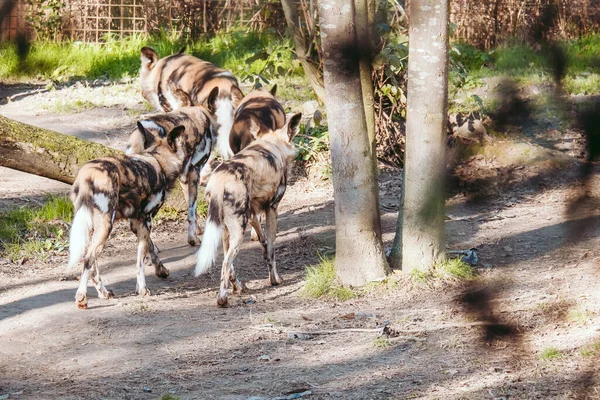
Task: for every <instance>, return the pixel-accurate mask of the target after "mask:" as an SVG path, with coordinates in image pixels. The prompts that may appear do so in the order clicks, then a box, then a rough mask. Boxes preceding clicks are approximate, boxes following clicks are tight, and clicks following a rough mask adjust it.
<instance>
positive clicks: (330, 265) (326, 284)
mask: <svg viewBox="0 0 600 400" xmlns="http://www.w3.org/2000/svg"><path fill="white" fill-rule="evenodd" d="M304 280H305V282H306V283H305V285H304V287H303V288H302V291H303V292H304V294H305V295H306V296H308V297H313V298H319V297H326V298H331V299H336V300H341V301H345V300H349V299H351V298H354V297H356V294H355V293H354V292H353V291H352V290H350V289H349V288H346V287H343V286H340V285H338V284H336V275H335V267H334V260H333V259H331V258H322V259H321V262H320V263H319V264H318V265H313V266H310V267H308V268H306V275H305V277H304Z"/></svg>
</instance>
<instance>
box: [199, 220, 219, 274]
mask: <svg viewBox="0 0 600 400" xmlns="http://www.w3.org/2000/svg"><path fill="white" fill-rule="evenodd" d="M221 231H222V228H221V226H220V225H217V224H216V223H215V222H213V221H211V220H210V218H209V219H207V221H206V225H205V226H204V235H203V236H202V245H201V246H200V250H198V255H197V260H196V269H195V270H194V275H195V276H200V275H202V274H205V273H206V272H208V270H209V269H210V267H212V265H213V263H214V262H215V255H216V254H217V250H218V249H219V243H221V233H222V232H221Z"/></svg>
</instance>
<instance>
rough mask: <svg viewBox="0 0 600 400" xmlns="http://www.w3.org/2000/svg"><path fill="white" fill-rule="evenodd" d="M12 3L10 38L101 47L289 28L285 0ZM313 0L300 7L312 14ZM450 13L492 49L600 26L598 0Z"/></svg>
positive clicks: (6, 31) (507, 0)
mask: <svg viewBox="0 0 600 400" xmlns="http://www.w3.org/2000/svg"><path fill="white" fill-rule="evenodd" d="M5 1H14V2H15V3H16V7H14V8H13V10H12V13H11V14H10V15H8V16H6V17H5V18H4V20H3V21H2V38H3V39H14V38H15V37H16V34H17V32H19V31H23V30H25V29H27V30H28V32H29V33H32V32H33V33H34V35H32V36H33V39H35V35H37V36H38V37H40V36H42V37H46V38H52V39H56V40H61V39H70V40H80V41H84V42H102V41H103V40H104V39H105V38H106V37H107V35H117V36H124V35H130V34H133V33H153V32H157V31H159V30H161V29H164V30H166V31H175V32H177V33H178V35H180V36H183V37H186V38H195V37H197V36H198V35H199V34H201V33H206V32H214V31H221V30H225V31H229V30H231V29H232V28H233V27H236V26H241V27H243V28H245V29H252V30H262V29H265V28H275V29H276V30H277V31H279V32H283V30H284V29H285V19H284V16H283V11H282V9H281V3H280V1H278V0H5ZM309 1H310V0H297V1H296V3H297V4H298V6H299V7H307V4H308V3H309ZM313 1H314V2H315V3H316V1H317V0H313ZM379 1H380V2H381V4H385V3H387V4H388V6H389V7H391V8H403V7H404V8H406V7H405V5H406V4H407V3H408V2H409V1H418V0H379ZM49 4H51V5H53V6H54V7H55V8H56V9H52V7H49V6H48V5H49ZM42 6H43V7H42ZM450 9H451V14H450V15H451V16H450V19H451V22H452V26H453V39H457V40H463V41H466V42H469V43H472V44H474V45H476V46H478V47H481V48H490V47H493V46H495V45H496V44H498V43H499V42H500V41H501V40H503V39H505V38H508V37H527V36H528V35H530V34H531V31H532V30H535V29H538V30H540V29H541V30H542V31H543V33H544V34H545V35H547V36H552V37H554V38H556V37H563V38H564V37H573V36H579V35H581V34H585V33H587V32H590V31H597V30H598V29H599V27H600V1H598V0H450ZM53 13H54V14H53ZM299 14H300V15H303V13H302V12H300V13H299ZM548 14H552V18H553V21H554V22H553V24H552V26H551V27H544V26H543V19H544V18H546V17H547V16H548ZM52 18H55V20H54V22H56V19H58V23H59V25H60V26H59V27H56V26H54V25H53V23H51V22H52ZM44 19H46V20H44ZM540 24H541V25H540ZM544 29H545V31H544Z"/></svg>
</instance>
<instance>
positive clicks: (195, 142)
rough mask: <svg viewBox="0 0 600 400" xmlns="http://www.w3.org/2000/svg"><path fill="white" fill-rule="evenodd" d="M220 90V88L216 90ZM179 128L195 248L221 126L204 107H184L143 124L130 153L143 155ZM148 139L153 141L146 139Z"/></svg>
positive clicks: (190, 238) (130, 144) (183, 182)
mask: <svg viewBox="0 0 600 400" xmlns="http://www.w3.org/2000/svg"><path fill="white" fill-rule="evenodd" d="M214 90H217V89H214ZM176 126H183V127H184V128H185V131H184V133H183V134H182V143H183V144H182V151H183V154H184V161H183V169H182V173H181V176H180V180H179V182H180V183H181V186H182V189H183V193H184V195H185V197H186V200H187V204H188V235H187V240H188V243H189V244H190V245H192V246H195V245H196V243H197V242H198V238H197V234H198V232H197V230H198V229H197V227H198V224H197V215H196V206H197V198H198V183H199V181H200V171H201V170H202V168H203V167H204V165H205V164H206V162H207V160H208V158H209V156H210V154H211V150H212V147H213V145H214V143H215V137H214V134H213V132H214V131H216V129H217V125H216V122H215V121H214V119H213V118H212V116H211V115H210V113H209V111H208V110H207V109H206V108H204V107H202V106H197V107H182V108H180V109H179V110H177V111H172V112H169V113H166V114H159V115H155V116H151V117H148V118H146V119H143V120H141V121H139V123H138V126H137V127H136V128H135V129H134V130H133V132H132V133H131V135H130V136H129V142H128V145H127V149H126V153H127V154H136V153H141V152H143V151H144V150H145V146H146V147H148V146H152V145H154V144H155V143H157V142H159V141H163V142H164V141H165V140H166V132H170V131H171V130H172V129H173V128H175V127H176ZM145 138H149V139H148V140H146V139H145Z"/></svg>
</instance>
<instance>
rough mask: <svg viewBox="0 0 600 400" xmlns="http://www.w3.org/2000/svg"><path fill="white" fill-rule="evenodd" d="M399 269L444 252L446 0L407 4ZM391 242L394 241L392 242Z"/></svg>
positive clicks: (419, 265)
mask: <svg viewBox="0 0 600 400" xmlns="http://www.w3.org/2000/svg"><path fill="white" fill-rule="evenodd" d="M409 38H410V43H409V56H408V98H407V113H406V153H405V163H404V169H405V170H404V173H405V174H404V177H405V179H404V182H403V184H404V190H403V192H404V208H403V210H402V214H401V217H399V218H402V222H401V224H399V225H401V231H402V232H398V231H397V232H396V235H400V234H401V235H402V238H401V242H402V269H403V270H404V271H407V272H411V271H412V270H413V269H415V268H418V269H427V268H430V267H431V266H432V265H434V264H435V263H436V262H437V261H438V260H439V259H441V258H442V257H443V256H444V249H445V234H444V200H445V194H444V182H445V168H446V121H447V109H448V0H421V1H411V2H410V30H409ZM395 242H399V241H397V240H395Z"/></svg>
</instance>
